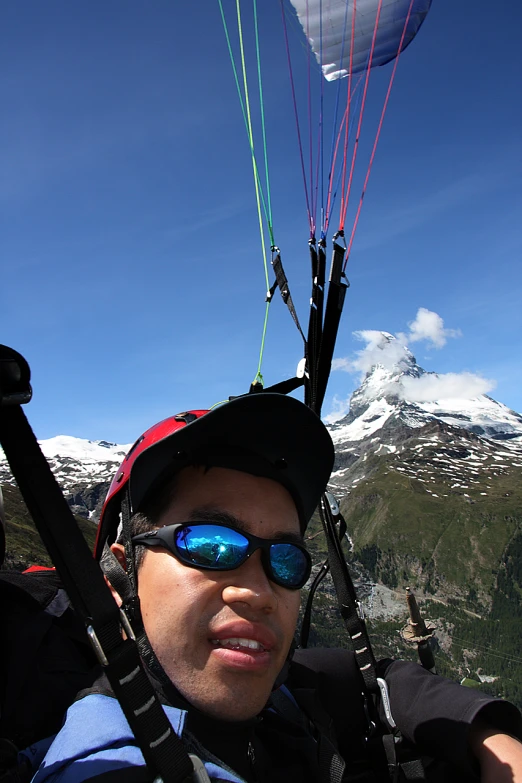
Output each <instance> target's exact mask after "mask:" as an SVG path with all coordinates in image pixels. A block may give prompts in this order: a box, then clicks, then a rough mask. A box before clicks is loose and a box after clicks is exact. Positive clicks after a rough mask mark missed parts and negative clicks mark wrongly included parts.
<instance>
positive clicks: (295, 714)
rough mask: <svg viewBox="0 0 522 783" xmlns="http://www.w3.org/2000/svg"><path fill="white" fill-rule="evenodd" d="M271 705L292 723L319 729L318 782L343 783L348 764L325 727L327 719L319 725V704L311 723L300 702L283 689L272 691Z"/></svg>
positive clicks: (304, 727)
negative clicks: (295, 700) (299, 704)
mask: <svg viewBox="0 0 522 783" xmlns="http://www.w3.org/2000/svg"><path fill="white" fill-rule="evenodd" d="M270 705H271V706H272V707H273V708H274V709H275V710H276V711H277V712H278V713H279V714H280V715H281V716H282V717H283V718H285V720H287V721H289V722H290V723H295V724H296V725H298V726H300V727H301V728H303V729H304V730H307V731H309V732H310V733H312V731H313V729H314V727H315V729H317V732H316V733H317V737H316V741H317V745H318V747H317V758H318V763H319V776H320V777H319V780H318V781H317V783H342V780H343V773H344V770H345V767H346V764H345V762H344V760H343V759H342V758H341V756H340V755H339V753H338V751H337V748H336V746H335V744H334V742H332V739H331V738H330V737H329V736H328V733H327V732H326V731H325V729H324V725H325V721H324V720H323V721H321V722H322V724H323V726H322V727H320V726H319V722H320V721H319V720H318V711H319V710H318V706H317V705H316V707H315V709H314V713H315V714H314V718H315V721H314V722H313V723H312V724H311V722H310V721H309V720H308V719H307V717H306V715H305V713H304V712H303V711H302V710H301V709H300V707H299V706H298V704H297V703H296V702H294V701H293V699H292V698H291V697H290V696H288V694H286V693H285V692H284V691H283V690H282V689H279V690H277V691H274V692H273V693H272V695H271V697H270ZM310 724H311V725H310Z"/></svg>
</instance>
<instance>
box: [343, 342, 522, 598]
mask: <svg viewBox="0 0 522 783" xmlns="http://www.w3.org/2000/svg"><path fill="white" fill-rule="evenodd" d="M394 340H395V338H393V337H392V336H391V335H389V334H386V333H383V334H382V342H381V346H382V351H383V360H384V363H383V364H379V363H376V364H375V365H374V366H373V367H372V368H371V370H370V371H369V372H368V373H367V375H366V377H365V378H364V380H363V382H362V384H361V386H360V387H359V388H358V389H357V390H356V391H355V393H354V394H353V396H352V398H351V404H350V412H349V414H348V415H347V416H345V417H344V418H343V419H341V420H340V421H338V422H336V423H335V424H333V425H331V433H332V438H333V440H334V442H335V446H336V454H337V461H336V465H335V470H334V473H333V475H332V479H331V482H332V484H331V486H332V491H333V492H334V493H335V494H336V495H337V496H338V497H340V498H341V507H342V510H343V513H344V515H345V517H346V519H347V521H348V526H349V529H350V534H351V536H352V539H353V542H354V551H355V553H356V555H357V556H358V557H359V558H360V559H361V560H362V562H363V563H365V564H366V566H367V567H368V568H369V569H370V571H371V573H372V575H373V576H374V577H375V578H380V579H381V580H382V581H384V582H385V583H387V584H388V585H389V586H392V587H393V586H396V585H399V586H400V585H405V584H408V583H412V582H413V583H414V584H417V585H418V586H420V587H422V589H423V590H424V591H428V592H431V593H433V594H434V595H439V596H441V597H447V596H448V595H453V596H454V595H458V596H461V597H463V596H466V595H469V594H470V593H471V595H472V596H474V597H475V598H476V601H477V604H478V605H480V606H482V608H483V609H487V608H488V607H489V606H490V605H491V598H492V594H493V591H494V590H495V589H496V587H497V584H498V579H497V574H498V572H499V569H500V568H501V567H502V562H503V558H505V557H506V556H508V557H509V547H510V546H511V545H512V544H513V542H514V541H515V540H516V539H517V536H520V535H521V532H520V531H521V528H522V493H520V489H519V487H520V480H521V478H522V416H520V415H519V414H518V413H515V412H514V411H511V410H510V409H509V408H507V407H506V406H505V405H502V404H501V403H498V402H496V401H495V400H493V399H491V398H490V397H488V396H486V395H480V396H478V397H476V398H474V399H455V398H453V399H439V400H429V401H426V400H425V401H423V400H422V399H418V400H417V401H412V400H411V398H410V399H408V397H409V396H410V397H411V396H417V397H419V398H421V397H422V388H423V386H424V387H425V388H429V383H430V381H431V380H432V379H433V376H434V375H435V374H434V373H426V372H425V371H424V370H422V368H421V367H419V365H418V364H417V363H416V361H415V358H414V357H413V355H412V354H411V353H410V352H409V351H408V349H407V348H404V349H403V350H402V352H401V358H400V361H398V362H394V363H390V362H389V361H387V356H386V354H387V353H389V352H387V347H388V346H389V344H390V343H391V342H392V341H394ZM395 353H396V352H395ZM430 376H431V377H430ZM412 379H413V383H412ZM412 388H413V390H414V393H413V394H411V389H412Z"/></svg>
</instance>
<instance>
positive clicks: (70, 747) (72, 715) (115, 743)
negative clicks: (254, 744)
mask: <svg viewBox="0 0 522 783" xmlns="http://www.w3.org/2000/svg"><path fill="white" fill-rule="evenodd" d="M105 690H106V689H105V688H104V681H103V679H101V680H100V681H99V683H98V686H96V685H95V686H94V688H93V689H92V690H91V691H87V692H84V694H83V695H82V697H81V698H79V699H78V700H77V701H76V702H75V703H74V704H73V705H72V706H71V707H70V708H69V710H68V712H67V718H66V721H65V723H64V725H63V727H62V729H61V731H60V732H59V733H58V734H57V735H56V737H55V738H54V741H53V743H52V745H51V746H50V748H49V750H48V751H47V754H46V756H45V758H44V760H43V762H42V764H41V765H40V768H39V770H38V772H37V773H36V775H35V777H34V778H33V783H55V782H57V781H60V783H82V781H88V780H92V779H96V780H97V781H99V783H148V782H149V781H150V780H151V779H152V776H151V773H150V771H149V770H148V769H147V767H146V765H145V760H144V758H143V754H142V752H141V750H140V748H139V747H138V745H137V744H136V740H135V738H134V735H133V733H132V731H131V728H130V726H129V724H128V722H127V719H126V718H125V715H124V713H123V710H122V709H121V706H120V704H119V702H118V701H117V699H115V698H114V696H112V695H110V694H108V693H106V692H99V691H105ZM163 709H164V710H165V713H166V715H167V717H168V719H169V721H170V724H171V726H172V728H173V729H174V731H175V732H176V734H177V735H178V736H179V737H181V736H182V735H183V731H184V727H185V723H186V716H187V713H186V711H185V710H182V709H178V708H177V707H171V706H169V705H165V704H164V705H163ZM188 750H189V751H190V752H193V750H191V749H190V748H188ZM204 764H205V767H206V770H207V772H208V775H209V777H210V780H219V781H229V783H243V781H242V780H241V778H239V777H238V776H236V775H235V774H234V773H232V772H230V771H229V770H226V769H223V768H222V767H219V766H217V765H216V763H214V760H210V761H207V760H206V759H204Z"/></svg>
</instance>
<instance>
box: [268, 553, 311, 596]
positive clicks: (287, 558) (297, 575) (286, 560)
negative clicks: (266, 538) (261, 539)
mask: <svg viewBox="0 0 522 783" xmlns="http://www.w3.org/2000/svg"><path fill="white" fill-rule="evenodd" d="M270 565H271V566H272V571H273V572H274V574H275V576H276V577H277V579H278V581H279V583H280V584H281V585H283V586H288V587H294V586H295V585H301V584H303V582H304V581H305V580H306V578H307V576H308V560H307V558H306V556H305V554H304V552H302V551H301V549H299V548H298V547H296V546H294V544H272V546H271V547H270Z"/></svg>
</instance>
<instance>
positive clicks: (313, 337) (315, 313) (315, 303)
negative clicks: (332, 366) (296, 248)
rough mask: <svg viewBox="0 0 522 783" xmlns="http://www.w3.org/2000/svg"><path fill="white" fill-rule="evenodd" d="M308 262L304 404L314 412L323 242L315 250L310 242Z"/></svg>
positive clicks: (320, 340) (321, 329)
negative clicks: (308, 298)
mask: <svg viewBox="0 0 522 783" xmlns="http://www.w3.org/2000/svg"><path fill="white" fill-rule="evenodd" d="M309 246H310V262H311V266H312V295H311V297H310V320H309V322H308V340H307V344H308V374H309V377H310V383H309V388H308V395H307V396H308V399H305V402H306V404H307V405H308V406H309V407H310V408H312V410H313V411H315V410H316V399H317V370H318V366H319V355H320V351H321V342H322V336H323V306H324V281H325V274H326V254H325V250H324V242H320V243H319V249H317V246H316V242H315V239H313V240H310V242H309Z"/></svg>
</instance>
